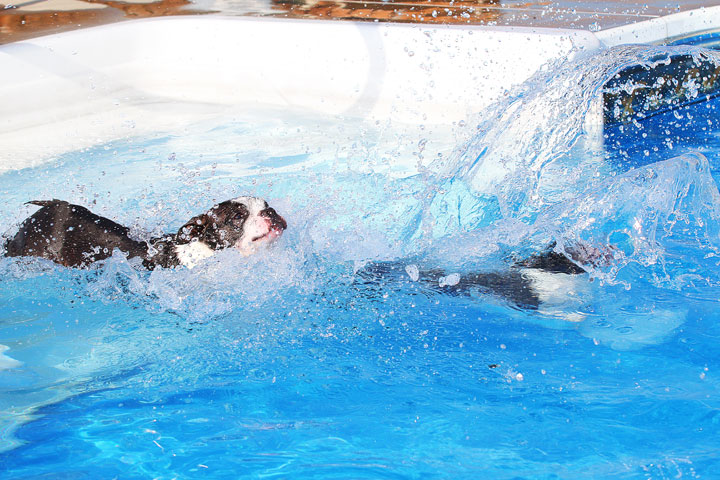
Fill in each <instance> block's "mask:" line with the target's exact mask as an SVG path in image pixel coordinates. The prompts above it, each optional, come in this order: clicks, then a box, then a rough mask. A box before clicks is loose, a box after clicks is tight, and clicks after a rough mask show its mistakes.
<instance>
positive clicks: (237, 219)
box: [176, 197, 287, 255]
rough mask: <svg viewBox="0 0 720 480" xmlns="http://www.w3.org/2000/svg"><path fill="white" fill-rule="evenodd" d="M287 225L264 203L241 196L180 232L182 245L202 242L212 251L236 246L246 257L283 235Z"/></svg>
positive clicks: (226, 202)
mask: <svg viewBox="0 0 720 480" xmlns="http://www.w3.org/2000/svg"><path fill="white" fill-rule="evenodd" d="M286 228H287V223H286V222H285V219H283V218H282V217H281V216H280V215H278V214H277V212H276V211H275V210H274V209H272V208H270V207H269V206H268V204H267V202H266V201H265V200H262V199H260V198H255V197H238V198H234V199H232V200H227V201H225V202H222V203H220V204H218V205H215V206H214V207H212V208H211V209H210V210H208V211H207V212H206V213H203V214H202V215H198V216H197V217H193V218H192V219H190V221H189V222H188V223H186V224H185V225H183V226H182V227H181V228H180V230H179V231H178V233H177V236H176V243H177V244H179V245H183V244H188V243H191V242H201V243H202V244H204V245H205V246H207V248H209V249H210V250H220V249H223V248H229V247H234V248H237V249H238V250H240V252H241V253H242V254H243V255H251V254H253V253H254V252H255V251H256V250H257V249H258V248H259V247H260V246H262V245H265V244H268V243H270V242H272V241H273V240H275V239H276V238H278V237H279V236H280V235H282V232H283V231H284V230H285V229H286Z"/></svg>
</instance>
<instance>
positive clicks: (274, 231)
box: [252, 227, 283, 242]
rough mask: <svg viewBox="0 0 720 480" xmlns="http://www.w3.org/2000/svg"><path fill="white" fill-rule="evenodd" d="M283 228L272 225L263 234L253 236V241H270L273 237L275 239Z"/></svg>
mask: <svg viewBox="0 0 720 480" xmlns="http://www.w3.org/2000/svg"><path fill="white" fill-rule="evenodd" d="M282 233H283V229H282V228H278V227H273V228H271V229H270V230H268V232H267V233H265V234H263V235H258V236H257V237H255V238H253V239H252V241H253V242H260V241H268V242H271V241H273V240H275V239H277V238H278V237H279V236H280V235H282Z"/></svg>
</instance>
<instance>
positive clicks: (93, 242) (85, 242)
mask: <svg viewBox="0 0 720 480" xmlns="http://www.w3.org/2000/svg"><path fill="white" fill-rule="evenodd" d="M29 203H31V204H33V205H37V206H39V207H41V208H40V210H38V211H37V212H35V213H34V214H32V215H31V216H30V217H29V218H27V219H26V220H25V221H24V222H23V223H22V224H21V225H20V229H19V231H18V232H17V234H15V236H14V237H12V238H10V239H9V240H8V241H7V243H6V244H5V255H6V256H9V257H27V256H33V257H42V258H47V259H49V260H52V261H53V262H56V263H59V264H61V265H65V266H68V267H86V266H88V265H90V264H91V263H94V262H97V261H100V260H104V259H106V258H108V257H110V256H112V254H113V250H115V249H118V250H120V251H121V252H123V253H125V254H126V255H127V256H128V257H129V258H132V257H140V258H142V261H143V265H145V267H146V268H149V269H153V268H155V267H158V266H160V267H164V268H170V267H176V266H179V265H184V266H187V267H190V268H192V267H194V266H195V265H196V264H197V263H198V262H200V261H201V260H203V259H205V258H208V257H210V256H212V255H213V254H214V253H215V252H217V251H218V250H222V249H224V248H236V249H238V250H239V251H240V252H241V253H242V254H243V255H250V254H252V253H254V252H255V251H256V250H257V249H258V247H260V246H261V245H263V244H267V243H269V242H272V241H273V240H275V239H276V238H278V237H279V236H280V235H281V234H282V232H283V231H284V230H285V229H286V228H287V223H286V222H285V220H284V219H283V218H282V217H281V216H280V215H278V213H277V212H276V211H275V210H274V209H273V208H271V207H269V206H268V204H267V202H266V201H265V200H262V199H260V198H255V197H238V198H234V199H232V200H227V201H225V202H222V203H219V204H217V205H215V206H214V207H212V208H211V209H210V210H208V211H207V212H205V213H202V214H200V215H197V216H195V217H193V218H191V219H190V220H188V221H187V222H186V223H185V225H183V226H182V227H180V230H178V232H177V233H176V234H169V235H165V236H162V237H159V238H154V239H151V240H150V241H148V242H143V241H139V240H136V239H133V238H131V237H130V235H129V229H128V228H127V227H125V226H122V225H120V224H118V223H116V222H114V221H112V220H110V219H108V218H105V217H101V216H99V215H96V214H94V213H93V212H91V211H90V210H88V209H87V208H85V207H82V206H80V205H73V204H71V203H68V202H65V201H62V200H48V201H32V202H29Z"/></svg>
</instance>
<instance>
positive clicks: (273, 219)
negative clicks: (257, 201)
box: [260, 208, 287, 230]
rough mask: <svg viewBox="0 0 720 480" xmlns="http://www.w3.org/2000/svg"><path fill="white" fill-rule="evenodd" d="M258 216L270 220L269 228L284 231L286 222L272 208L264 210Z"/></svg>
mask: <svg viewBox="0 0 720 480" xmlns="http://www.w3.org/2000/svg"><path fill="white" fill-rule="evenodd" d="M260 216H261V217H264V218H267V219H268V220H270V228H279V229H280V230H285V229H286V228H287V222H286V221H285V219H284V218H283V217H281V216H280V215H278V213H277V212H276V211H275V209H274V208H266V209H265V210H262V211H261V212H260Z"/></svg>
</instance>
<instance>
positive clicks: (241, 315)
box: [0, 47, 720, 479]
mask: <svg viewBox="0 0 720 480" xmlns="http://www.w3.org/2000/svg"><path fill="white" fill-rule="evenodd" d="M678 52H679V53H683V54H688V55H703V56H705V57H707V58H710V60H712V61H716V57H715V56H714V54H711V53H710V52H706V51H702V50H700V49H697V48H695V47H693V48H690V47H673V48H672V49H671V48H660V47H657V48H656V47H652V48H651V47H625V48H620V49H614V50H612V51H608V52H604V53H602V54H599V55H595V56H592V57H585V58H583V59H581V60H579V61H577V62H575V63H571V64H558V65H555V66H553V69H549V70H548V71H550V72H552V73H547V72H545V73H541V74H538V75H537V76H536V77H535V78H533V79H531V80H530V81H528V82H527V83H526V84H525V85H522V86H520V87H518V88H516V89H514V90H513V91H512V92H511V94H510V95H508V97H507V98H505V99H504V100H502V101H501V102H500V103H498V104H496V105H493V106H492V107H490V108H489V109H488V110H487V111H485V112H479V114H478V116H477V117H476V118H472V119H469V120H468V121H467V126H466V127H465V128H464V129H461V130H460V133H458V137H457V138H439V139H438V138H424V137H423V134H422V133H419V134H418V137H416V138H412V136H398V135H395V134H394V133H393V131H392V130H387V129H386V126H384V125H376V124H371V125H367V124H364V123H362V122H359V121H355V120H352V119H327V118H315V117H312V116H308V115H305V116H303V115H302V114H296V113H286V115H285V116H284V117H281V119H279V120H276V118H278V117H277V116H274V115H268V116H267V117H264V118H258V119H257V120H256V121H252V122H247V121H237V120H234V119H232V118H224V119H222V121H217V122H212V123H198V124H195V125H189V126H188V127H187V128H186V129H183V130H182V131H178V132H176V133H175V134H173V135H157V136H153V137H145V138H128V139H124V140H121V141H117V142H114V143H112V144H108V145H100V146H98V147H96V148H93V149H89V150H87V151H82V152H72V153H68V154H65V155H63V156H61V157H59V158H57V159H54V160H53V161H52V162H50V163H47V164H45V165H44V166H41V167H37V168H34V169H27V170H21V171H17V172H9V173H5V174H3V175H2V176H0V193H1V194H2V198H3V202H2V204H1V205H0V225H1V226H2V228H3V230H5V231H6V232H8V233H12V232H13V229H14V228H17V224H18V223H19V222H20V221H21V220H22V219H23V218H24V217H25V216H27V214H28V212H30V211H31V210H30V207H24V206H22V204H23V202H25V201H28V200H31V199H42V198H63V199H67V200H70V201H73V202H75V203H80V204H83V205H86V206H89V207H91V209H92V210H94V211H95V212H97V213H99V214H102V215H105V216H108V217H110V218H113V219H116V220H117V221H119V222H121V223H123V224H126V225H130V226H132V228H133V231H134V232H135V234H136V235H137V236H138V237H141V238H142V237H143V236H145V237H146V238H147V236H149V235H151V234H157V233H159V232H164V231H168V232H169V231H173V230H175V229H177V228H178V227H179V226H180V225H181V224H182V223H183V222H184V221H185V220H187V219H188V218H190V217H191V216H192V215H195V214H197V213H199V212H200V211H203V210H205V209H207V208H209V207H210V206H212V204H213V203H214V202H217V201H222V200H225V199H228V198H232V197H235V196H238V195H241V194H252V195H258V196H262V197H264V198H266V199H268V201H269V202H270V203H271V204H272V205H273V206H275V208H276V209H277V210H278V211H279V212H281V213H282V214H283V216H284V217H285V218H286V219H287V221H288V224H289V228H288V230H287V231H286V233H285V235H283V237H282V238H281V239H280V240H279V241H278V242H277V244H276V245H274V246H273V247H272V248H270V249H268V250H267V251H266V252H264V254H263V255H258V256H254V257H250V258H243V257H241V256H239V255H236V254H234V253H233V252H223V253H221V254H219V255H217V256H216V257H214V258H213V259H211V260H209V261H207V262H205V263H203V264H201V265H200V266H198V267H196V268H194V269H192V270H187V269H177V270H162V269H161V270H156V271H153V272H147V271H143V270H142V269H141V268H140V267H139V265H138V264H137V263H136V262H134V261H128V260H126V259H125V258H124V257H123V256H122V255H119V254H116V255H115V256H114V257H113V258H111V259H110V260H108V261H107V262H106V263H105V264H104V265H101V266H98V267H97V268H92V269H89V270H73V269H66V268H63V267H58V266H56V265H53V264H51V263H48V262H45V261H42V260H37V259H30V260H28V259H22V260H21V259H5V258H2V259H0V304H1V305H2V309H0V344H2V345H4V346H5V347H7V350H5V351H4V352H1V353H2V354H3V355H2V356H1V357H0V368H2V370H0V406H1V407H0V411H1V412H2V413H1V416H0V432H1V433H0V448H1V451H0V476H1V477H2V478H7V479H28V478H73V479H80V478H88V479H97V478H123V479H126V478H158V479H173V478H318V479H326V478H342V479H346V478H373V479H374V478H393V479H400V478H449V479H460V478H467V479H476V478H497V479H515V478H532V479H551V478H567V479H576V478H652V479H657V478H680V477H682V478H716V477H718V476H720V460H718V455H717V454H718V450H719V445H720V444H719V443H718V438H719V435H720V400H719V398H720V397H719V396H718V394H719V393H720V392H719V390H720V378H719V377H718V361H719V360H720V346H718V339H719V338H720V322H719V321H718V320H720V313H718V298H719V293H720V267H719V266H718V263H719V262H720V194H719V193H718V188H717V184H718V179H719V177H720V125H718V124H717V122H716V120H715V118H714V117H713V115H712V114H711V112H714V111H715V108H716V107H717V102H716V101H714V100H713V101H711V102H706V103H703V104H702V105H701V106H699V107H698V108H703V109H706V110H704V111H703V114H702V115H700V114H698V111H696V110H693V111H683V112H680V113H679V112H677V111H676V112H668V113H666V114H663V115H659V116H656V117H653V122H655V123H653V126H647V127H643V129H644V128H647V129H648V131H649V130H650V129H651V128H652V129H653V130H652V131H653V132H656V131H658V127H657V125H659V124H660V125H662V124H663V122H664V123H665V124H666V125H667V128H666V132H667V133H665V135H666V138H663V139H661V140H657V139H656V138H655V137H654V136H653V137H652V139H651V140H648V137H647V135H645V136H644V135H643V133H644V130H643V129H640V131H639V132H638V133H637V135H634V136H631V135H627V136H625V137H624V139H623V143H622V145H620V147H621V148H618V145H616V144H613V145H608V146H607V148H605V147H603V146H602V145H601V143H600V142H598V131H597V128H596V127H597V126H596V125H595V126H593V125H594V123H593V118H595V119H597V116H596V117H593V115H595V113H593V99H594V98H597V96H598V94H599V93H600V91H601V89H602V86H603V85H604V84H605V82H607V81H608V80H609V79H610V78H612V77H613V76H614V75H615V74H616V73H617V72H618V71H621V70H622V69H623V68H625V67H627V66H629V65H637V64H649V63H651V62H657V61H658V60H657V59H658V55H659V54H660V55H662V54H667V53H678ZM709 112H710V113H709ZM690 132H693V133H694V134H692V135H690V134H689V133H690ZM605 133H606V134H608V132H605ZM654 135H655V134H654ZM614 138H617V137H614ZM430 146H432V147H430ZM552 241H556V242H558V245H559V246H562V245H570V244H573V243H576V242H584V243H587V244H592V245H607V244H612V245H613V246H614V249H615V250H614V252H615V254H614V255H615V258H614V260H613V262H611V263H610V264H608V265H602V266H597V267H594V268H591V269H590V272H589V273H588V274H587V275H585V276H583V277H582V278H581V282H580V283H579V286H578V287H577V291H576V294H575V295H574V296H572V295H571V296H570V299H569V300H568V301H565V302H556V303H549V304H547V305H545V306H544V307H543V308H541V309H539V310H537V311H529V310H523V309H519V308H517V307H516V306H514V305H512V304H511V303H510V302H507V301H505V300H503V299H502V298H496V297H493V296H489V295H485V294H482V293H479V292H476V291H470V292H462V293H455V294H454V293H452V292H448V291H446V290H443V289H439V288H436V287H435V286H434V285H431V284H429V283H427V282H425V283H423V282H414V281H412V279H411V278H410V276H408V277H405V276H402V275H401V276H397V277H391V278H386V279H375V280H373V279H370V280H368V279H367V277H363V276H362V275H361V274H360V273H358V272H360V271H362V268H363V266H365V265H366V264H367V263H368V262H376V261H393V262H397V263H398V264H399V265H401V266H411V265H417V266H419V267H420V268H421V270H422V269H431V268H432V269H441V270H443V271H445V272H448V273H457V274H459V275H460V276H462V275H464V274H468V273H472V272H476V271H503V270H507V268H508V263H509V260H508V259H509V258H514V257H522V256H525V255H529V254H530V253H532V252H535V251H537V250H538V249H541V248H545V247H546V246H547V245H548V244H549V243H550V242H552ZM15 361H17V362H22V363H17V362H15Z"/></svg>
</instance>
